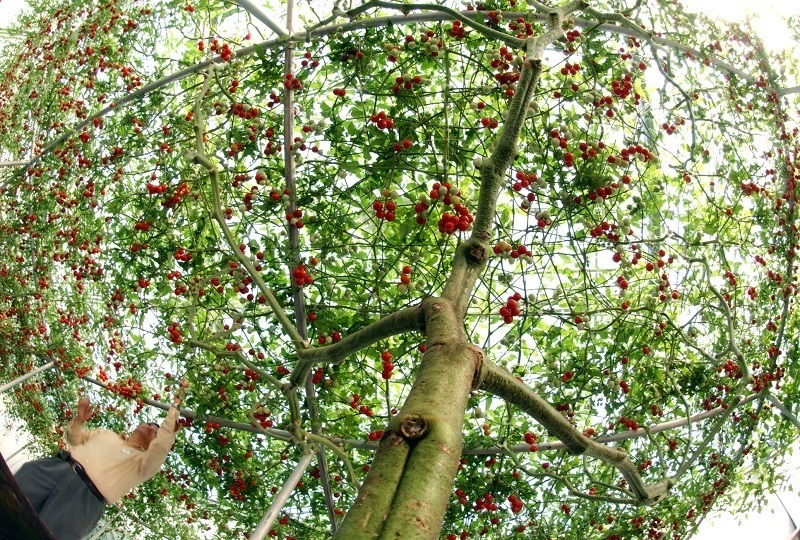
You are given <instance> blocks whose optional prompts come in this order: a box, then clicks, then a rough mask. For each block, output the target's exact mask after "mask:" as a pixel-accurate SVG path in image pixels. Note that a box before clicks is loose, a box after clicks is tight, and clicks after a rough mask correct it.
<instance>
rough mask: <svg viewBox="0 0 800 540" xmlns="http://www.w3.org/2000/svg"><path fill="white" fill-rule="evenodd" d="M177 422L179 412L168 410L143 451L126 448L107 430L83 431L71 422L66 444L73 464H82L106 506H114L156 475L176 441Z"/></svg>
mask: <svg viewBox="0 0 800 540" xmlns="http://www.w3.org/2000/svg"><path fill="white" fill-rule="evenodd" d="M177 421H178V409H176V408H175V407H171V408H170V410H169V412H168V413H167V418H166V419H165V420H164V422H162V423H161V427H160V428H158V436H157V437H156V438H155V439H153V442H151V443H150V448H148V449H147V450H146V451H145V450H140V449H138V448H134V447H132V446H129V445H127V444H126V443H125V439H123V438H122V436H121V435H119V434H117V433H114V432H113V431H110V430H108V429H92V430H88V431H84V430H83V425H82V424H78V423H77V422H75V420H74V419H73V420H72V421H70V423H69V425H68V426H67V442H68V443H69V444H70V454H72V457H73V458H74V459H75V461H77V462H78V463H80V464H81V465H83V468H84V469H85V470H86V473H87V474H88V475H89V478H91V479H92V482H94V484H95V485H96V486H97V489H99V490H100V493H102V494H103V496H104V497H105V498H106V501H107V502H108V504H114V503H116V502H117V501H118V500H120V499H121V498H122V497H124V496H125V495H126V494H127V493H128V492H129V491H131V490H132V489H133V488H135V487H136V486H138V485H139V484H141V483H142V482H145V481H147V480H149V479H150V478H152V477H153V476H155V475H156V473H158V471H159V470H160V469H161V466H162V465H163V464H164V461H166V459H167V454H168V453H169V451H170V449H171V448H172V444H173V443H174V442H175V428H176V424H177Z"/></svg>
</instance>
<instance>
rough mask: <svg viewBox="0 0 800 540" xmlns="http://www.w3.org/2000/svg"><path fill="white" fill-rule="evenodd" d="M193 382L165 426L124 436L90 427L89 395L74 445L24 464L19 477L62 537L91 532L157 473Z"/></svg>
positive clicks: (75, 424)
mask: <svg viewBox="0 0 800 540" xmlns="http://www.w3.org/2000/svg"><path fill="white" fill-rule="evenodd" d="M187 388H188V383H187V382H186V379H184V380H183V381H182V383H181V387H180V390H179V391H178V392H177V393H176V395H175V399H174V401H173V404H172V407H170V409H169V411H168V412H167V417H166V419H165V420H164V421H163V422H162V423H161V425H160V426H159V425H158V424H154V423H142V424H139V426H138V427H137V428H136V429H135V430H134V431H133V432H132V433H131V434H130V435H129V436H127V437H126V436H124V435H120V434H117V433H115V432H113V431H110V430H107V429H92V430H84V429H83V426H84V424H85V423H86V421H87V420H89V419H90V418H91V417H92V414H93V413H94V406H93V405H92V404H91V403H90V402H89V400H88V399H81V400H80V401H79V402H78V413H77V415H76V416H75V417H74V418H73V419H72V420H71V421H70V423H69V424H68V426H67V442H68V443H69V451H68V452H67V451H64V450H62V451H60V452H58V454H57V455H56V457H49V458H43V459H38V460H35V461H30V462H28V463H26V464H24V465H23V466H22V467H21V468H20V469H19V471H17V474H16V475H15V479H16V481H17V484H18V485H19V487H20V489H21V490H22V492H23V493H24V494H25V496H26V497H27V498H28V500H29V501H30V503H31V505H32V506H33V508H34V509H35V510H36V511H37V512H38V513H39V517H40V518H41V520H42V522H43V523H44V524H45V525H46V526H47V528H48V529H50V532H51V533H52V534H53V536H55V537H56V538H57V539H58V540H78V539H79V538H82V537H83V536H86V535H87V534H88V533H89V532H90V531H91V530H92V529H93V528H94V527H95V525H96V524H97V522H98V521H99V520H100V518H101V517H102V515H103V511H104V510H105V506H106V505H107V504H114V503H116V502H117V501H118V500H119V499H121V498H122V497H123V496H125V495H126V494H127V493H128V492H129V491H131V490H132V489H133V488H135V487H136V486H138V485H139V484H141V483H143V482H146V481H147V480H149V479H150V478H152V477H153V476H155V475H156V473H158V471H159V470H160V469H161V466H162V465H163V464H164V461H166V459H167V454H168V453H169V451H170V449H171V448H172V445H173V443H174V442H175V433H176V431H177V428H178V414H179V411H178V406H179V405H180V403H181V401H182V400H183V396H184V395H185V393H186V390H187Z"/></svg>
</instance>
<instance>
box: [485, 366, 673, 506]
mask: <svg viewBox="0 0 800 540" xmlns="http://www.w3.org/2000/svg"><path fill="white" fill-rule="evenodd" d="M479 388H482V389H483V390H485V391H487V392H489V393H491V394H494V395H496V396H498V397H501V398H503V399H505V400H506V402H507V403H510V404H512V405H515V406H516V407H518V408H519V409H521V410H522V411H524V412H526V413H527V414H529V415H530V416H531V417H533V418H534V419H535V420H536V421H537V422H539V423H540V424H541V425H542V426H543V427H544V428H545V429H547V431H548V432H550V433H552V434H553V435H554V436H555V437H557V438H558V439H560V440H561V442H563V443H564V445H565V446H566V448H567V450H568V451H569V452H570V453H572V454H585V455H587V456H591V457H594V458H597V459H599V460H601V461H603V462H605V463H608V464H609V465H613V466H614V467H616V468H617V470H618V471H619V472H620V474H622V477H623V478H624V479H625V481H626V482H627V483H628V485H629V486H630V488H631V490H632V492H633V494H634V495H635V496H636V499H637V500H638V501H639V504H644V505H652V504H655V503H657V502H659V501H661V500H662V499H664V498H665V497H666V495H667V492H668V491H669V489H670V487H671V486H672V485H673V481H672V479H664V480H662V481H661V482H659V483H657V484H653V485H649V486H648V485H647V484H645V483H644V481H643V480H642V477H641V475H640V474H639V470H638V469H637V467H636V465H634V464H633V462H632V461H631V460H630V458H629V457H628V454H627V452H624V451H622V450H619V449H617V448H611V447H608V446H605V445H603V444H600V443H598V442H597V441H594V440H592V439H589V438H588V437H586V436H585V435H583V434H582V433H581V432H579V431H578V430H577V429H576V428H575V427H574V426H573V425H572V424H571V423H570V422H569V421H568V420H567V419H566V418H564V417H563V416H561V413H560V412H558V411H557V410H555V408H553V406H552V405H550V404H549V403H547V402H546V401H545V400H544V399H542V398H541V397H539V395H537V394H536V393H535V392H534V391H533V389H531V388H530V387H529V386H528V385H526V384H525V383H523V382H522V381H520V380H519V379H517V378H516V377H514V376H513V375H512V374H511V373H509V372H508V371H507V370H505V369H504V368H501V367H500V366H498V365H497V364H495V363H493V362H490V361H488V360H487V361H484V362H483V364H482V365H481V374H480V381H479Z"/></svg>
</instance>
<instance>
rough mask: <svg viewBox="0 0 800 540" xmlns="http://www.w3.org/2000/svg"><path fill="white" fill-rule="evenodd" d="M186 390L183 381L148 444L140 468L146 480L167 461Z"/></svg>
mask: <svg viewBox="0 0 800 540" xmlns="http://www.w3.org/2000/svg"><path fill="white" fill-rule="evenodd" d="M188 388H189V383H188V381H187V380H186V379H183V380H182V381H181V386H180V389H179V390H178V392H177V393H176V394H175V398H174V399H173V401H172V407H170V408H169V411H168V412H167V417H166V419H165V420H164V421H163V422H161V427H159V428H158V435H157V436H156V438H155V439H154V440H153V442H151V443H150V448H148V449H147V452H146V453H145V456H144V459H143V460H142V465H141V466H142V475H143V476H145V477H147V478H152V477H153V476H155V475H156V473H157V472H158V471H159V470H160V469H161V466H162V465H163V464H164V461H166V459H167V454H168V453H169V451H170V450H171V449H172V445H173V444H174V443H175V433H176V432H177V431H178V415H179V414H180V411H179V410H178V407H180V404H181V402H182V401H183V397H184V396H185V394H186V391H187V389H188Z"/></svg>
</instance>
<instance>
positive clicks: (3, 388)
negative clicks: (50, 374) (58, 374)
mask: <svg viewBox="0 0 800 540" xmlns="http://www.w3.org/2000/svg"><path fill="white" fill-rule="evenodd" d="M55 365H56V364H55V362H48V363H46V364H45V365H43V366H41V367H38V368H36V369H34V370H33V371H29V372H28V373H26V374H25V375H22V376H20V377H17V378H16V379H14V380H13V381H10V382H7V383H6V384H4V385H3V386H0V394H2V393H3V392H5V391H6V390H8V389H10V388H14V387H15V386H17V385H18V384H19V383H22V382H25V381H27V380H28V379H30V378H31V377H35V376H36V375H38V374H39V373H41V372H43V371H47V370H48V369H50V368H52V367H54V366H55Z"/></svg>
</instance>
